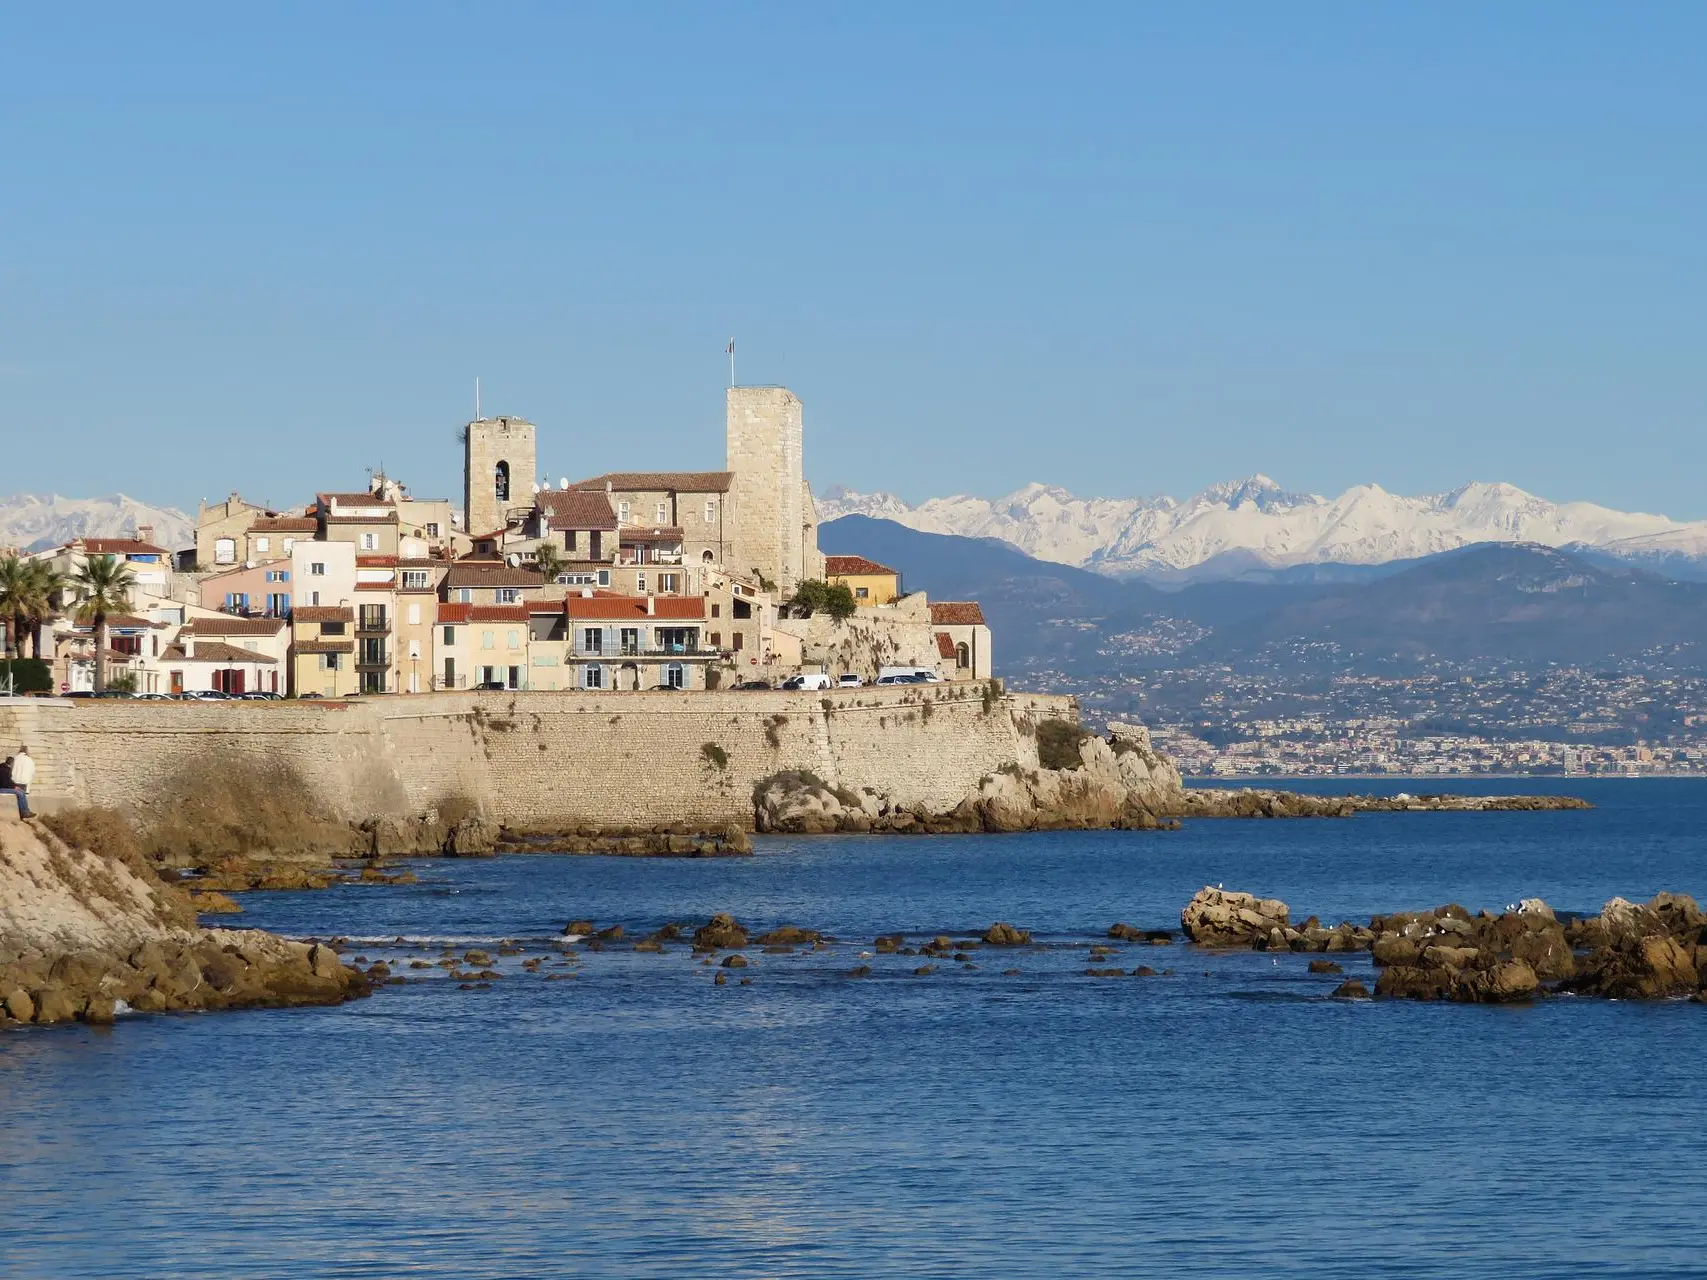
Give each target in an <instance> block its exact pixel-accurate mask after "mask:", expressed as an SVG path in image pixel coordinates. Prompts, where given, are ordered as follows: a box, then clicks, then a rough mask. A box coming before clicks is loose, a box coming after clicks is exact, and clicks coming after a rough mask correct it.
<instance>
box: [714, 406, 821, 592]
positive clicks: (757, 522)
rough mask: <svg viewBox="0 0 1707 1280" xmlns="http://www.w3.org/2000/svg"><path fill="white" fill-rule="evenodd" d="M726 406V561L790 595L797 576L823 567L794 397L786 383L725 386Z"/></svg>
mask: <svg viewBox="0 0 1707 1280" xmlns="http://www.w3.org/2000/svg"><path fill="white" fill-rule="evenodd" d="M727 411H728V415H727V430H728V449H729V452H728V463H727V466H728V469H729V470H730V471H732V472H734V479H733V481H732V482H731V488H730V496H731V497H733V498H734V508H735V509H734V512H733V516H734V522H735V535H734V537H733V538H732V539H731V542H732V544H733V551H732V554H731V556H730V559H729V561H728V567H729V569H730V570H731V571H732V572H735V573H742V574H744V573H750V572H752V571H754V570H757V571H758V572H759V573H760V574H762V575H763V576H764V577H765V578H767V579H768V580H770V581H771V582H774V583H775V584H776V586H777V589H778V590H779V591H780V592H781V593H782V594H783V595H784V596H787V595H791V594H793V592H794V588H795V587H797V586H799V585H800V583H801V581H802V580H803V579H806V578H809V577H814V576H819V575H820V574H821V572H822V570H821V567H819V561H820V559H821V557H820V556H819V555H818V536H817V533H818V528H817V525H818V522H817V519H816V516H815V514H814V512H813V510H812V496H811V494H810V493H809V492H808V490H807V488H806V475H805V459H804V429H803V422H802V413H801V405H800V400H799V397H797V396H796V395H795V394H794V393H793V392H792V391H790V390H789V389H788V388H787V387H730V388H729V393H728V400H727Z"/></svg>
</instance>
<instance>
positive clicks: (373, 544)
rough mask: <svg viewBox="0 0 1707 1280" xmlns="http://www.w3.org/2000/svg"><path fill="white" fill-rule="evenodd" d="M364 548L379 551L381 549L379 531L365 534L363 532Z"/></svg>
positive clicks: (364, 549)
mask: <svg viewBox="0 0 1707 1280" xmlns="http://www.w3.org/2000/svg"><path fill="white" fill-rule="evenodd" d="M362 550H363V551H378V550H379V535H378V534H377V533H364V534H362Z"/></svg>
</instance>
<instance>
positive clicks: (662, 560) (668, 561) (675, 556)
mask: <svg viewBox="0 0 1707 1280" xmlns="http://www.w3.org/2000/svg"><path fill="white" fill-rule="evenodd" d="M616 562H617V564H618V565H620V566H621V567H622V568H625V569H644V568H645V567H646V566H647V565H649V564H658V565H665V566H669V565H674V566H676V567H678V568H679V567H680V566H681V565H682V564H683V563H684V557H683V555H682V553H681V552H680V551H652V552H648V553H647V554H645V555H643V556H642V555H636V554H635V553H634V552H632V551H630V552H627V553H622V552H619V553H618V554H617V558H616Z"/></svg>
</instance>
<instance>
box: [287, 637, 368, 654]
mask: <svg viewBox="0 0 1707 1280" xmlns="http://www.w3.org/2000/svg"><path fill="white" fill-rule="evenodd" d="M291 647H292V648H294V649H295V650H296V651H297V652H298V653H354V652H355V651H356V642H355V641H354V640H298V641H297V642H296V643H295V644H294V645H293V646H291Z"/></svg>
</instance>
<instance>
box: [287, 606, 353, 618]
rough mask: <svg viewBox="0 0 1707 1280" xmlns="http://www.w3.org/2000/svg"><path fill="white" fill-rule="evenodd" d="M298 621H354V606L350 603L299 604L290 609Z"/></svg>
mask: <svg viewBox="0 0 1707 1280" xmlns="http://www.w3.org/2000/svg"><path fill="white" fill-rule="evenodd" d="M291 616H292V617H294V618H295V619H296V620H297V621H298V622H354V621H355V620H356V611H355V608H354V607H353V606H351V605H347V604H346V605H333V604H300V605H298V606H297V607H296V608H295V609H293V610H292V611H291Z"/></svg>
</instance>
